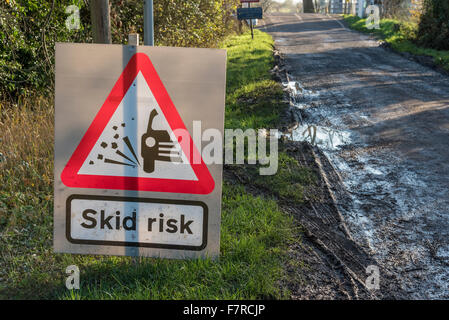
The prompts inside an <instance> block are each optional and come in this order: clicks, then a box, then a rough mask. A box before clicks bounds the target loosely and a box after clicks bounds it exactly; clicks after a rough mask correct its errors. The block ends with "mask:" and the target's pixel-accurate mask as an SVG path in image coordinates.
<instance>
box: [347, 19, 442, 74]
mask: <svg viewBox="0 0 449 320" xmlns="http://www.w3.org/2000/svg"><path fill="white" fill-rule="evenodd" d="M344 20H345V21H346V22H347V23H348V25H349V27H350V28H352V29H354V30H357V31H361V32H365V33H372V34H375V35H376V36H378V37H380V38H381V39H383V40H385V42H387V43H389V44H390V45H391V47H392V48H393V49H394V50H396V51H398V52H408V53H411V54H414V55H421V56H431V57H433V60H434V63H435V64H437V65H439V66H441V67H442V68H444V69H445V70H447V71H449V51H442V50H435V49H429V48H422V47H419V46H417V45H416V44H414V43H413V41H412V39H413V38H414V34H415V32H416V28H417V25H416V24H413V23H411V22H403V21H399V20H395V19H381V20H380V23H379V27H380V29H368V28H367V27H366V25H365V22H366V19H360V18H359V17H357V16H353V15H344Z"/></svg>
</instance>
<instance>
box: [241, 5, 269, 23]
mask: <svg viewBox="0 0 449 320" xmlns="http://www.w3.org/2000/svg"><path fill="white" fill-rule="evenodd" d="M262 16H263V10H262V8H261V7H256V8H237V19H239V20H249V19H262Z"/></svg>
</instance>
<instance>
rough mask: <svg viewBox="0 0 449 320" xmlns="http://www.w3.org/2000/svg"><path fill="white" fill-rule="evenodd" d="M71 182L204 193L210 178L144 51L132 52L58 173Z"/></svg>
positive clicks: (208, 189) (78, 185)
mask: <svg viewBox="0 0 449 320" xmlns="http://www.w3.org/2000/svg"><path fill="white" fill-rule="evenodd" d="M61 180H62V182H63V183H64V185H66V186H68V187H72V188H95V189H119V190H139V191H154V192H172V193H190V194H209V193H211V192H212V191H213V190H214V187H215V182H214V179H213V178H212V176H211V174H210V172H209V169H208V168H207V166H206V164H205V163H204V161H203V159H202V157H201V155H200V153H199V151H198V149H197V148H196V146H195V144H194V143H193V139H192V137H191V136H190V134H189V133H188V131H187V129H186V127H185V125H184V122H183V121H182V119H181V117H180V115H179V113H178V111H177V110H176V107H175V106H174V104H173V102H172V100H171V98H170V96H169V94H168V92H167V90H166V89H165V87H164V85H163V83H162V81H161V79H160V78H159V75H158V74H157V72H156V70H155V68H154V66H153V64H152V63H151V60H150V59H149V57H148V56H147V55H145V54H144V53H136V54H135V55H134V56H133V57H132V58H131V60H130V61H129V62H128V64H127V66H126V67H125V69H124V70H123V73H122V74H121V75H120V78H119V79H118V80H117V82H116V84H115V85H114V87H113V88H112V91H111V93H110V94H109V96H108V97H107V99H106V101H105V102H104V104H103V106H102V107H101V109H100V111H99V112H98V114H97V115H96V117H95V118H94V120H93V122H92V124H91V125H90V127H89V128H88V129H87V132H86V133H85V134H84V136H83V138H82V139H81V142H80V143H79V145H78V147H77V148H76V150H75V152H74V153H73V155H72V157H71V158H70V160H69V161H68V163H67V165H66V166H65V168H64V170H63V171H62V174H61Z"/></svg>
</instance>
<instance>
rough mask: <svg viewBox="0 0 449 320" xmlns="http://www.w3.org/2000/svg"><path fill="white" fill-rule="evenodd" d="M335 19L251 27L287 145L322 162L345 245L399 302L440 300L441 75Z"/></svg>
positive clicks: (272, 21) (446, 109)
mask: <svg viewBox="0 0 449 320" xmlns="http://www.w3.org/2000/svg"><path fill="white" fill-rule="evenodd" d="M339 19H340V18H338V17H330V16H325V15H320V14H277V15H276V14H274V15H271V16H267V17H265V19H264V20H263V22H262V24H261V25H260V26H259V27H260V28H261V30H263V31H266V32H268V33H270V34H271V35H272V36H273V37H274V39H275V44H276V48H277V49H278V50H279V51H280V52H281V54H282V55H283V57H284V59H285V63H286V68H287V71H288V74H289V77H290V82H289V83H286V84H285V86H286V89H288V90H289V91H290V92H291V94H292V95H293V96H294V97H295V99H294V100H295V104H294V106H293V108H297V109H298V112H299V114H300V118H301V120H302V123H301V125H300V126H299V127H298V128H296V130H295V131H294V132H293V134H292V138H293V139H295V140H307V139H309V141H311V142H313V143H315V144H317V145H318V146H319V147H320V148H321V149H322V150H323V152H324V153H325V154H326V156H327V157H328V158H329V160H330V162H331V163H332V164H333V165H334V167H335V168H336V170H337V172H339V174H340V176H341V180H342V183H343V184H344V187H345V189H346V191H347V194H346V195H345V196H344V197H340V198H338V197H337V199H336V201H337V206H338V207H339V209H340V211H341V213H342V215H343V218H344V220H345V222H346V224H347V226H348V228H349V231H350V233H351V235H352V237H353V239H354V241H355V242H356V243H357V244H358V245H359V246H360V247H362V248H363V249H364V250H365V251H366V252H368V253H369V254H370V255H371V256H372V257H373V258H374V259H375V260H376V261H377V262H378V263H379V265H381V266H382V268H384V269H386V270H388V271H389V272H391V273H392V274H394V275H395V277H396V279H397V280H398V283H399V284H400V286H401V289H402V290H403V291H404V292H406V295H407V297H408V298H412V299H416V298H431V299H432V298H433V299H435V298H441V299H448V298H449V77H447V76H444V75H442V74H440V73H437V72H435V71H433V70H431V69H430V68H428V67H425V66H422V65H420V64H417V63H415V62H413V61H410V60H407V59H405V58H404V57H402V56H400V55H398V54H395V53H393V52H391V51H389V50H386V49H384V48H382V47H380V46H379V42H378V41H377V40H375V39H374V38H372V37H371V36H369V35H364V34H361V33H358V32H355V31H351V30H349V29H347V28H346V27H345V25H344V23H343V22H342V21H340V20H339ZM308 127H311V128H312V129H311V130H307V128H308ZM380 281H382V275H381V278H380Z"/></svg>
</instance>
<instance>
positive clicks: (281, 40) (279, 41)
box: [274, 38, 287, 43]
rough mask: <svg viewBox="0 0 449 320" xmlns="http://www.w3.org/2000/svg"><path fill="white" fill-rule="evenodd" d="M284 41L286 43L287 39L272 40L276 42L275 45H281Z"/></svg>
mask: <svg viewBox="0 0 449 320" xmlns="http://www.w3.org/2000/svg"><path fill="white" fill-rule="evenodd" d="M286 41H287V39H285V38H279V39H276V40H274V42H277V43H283V42H286Z"/></svg>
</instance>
